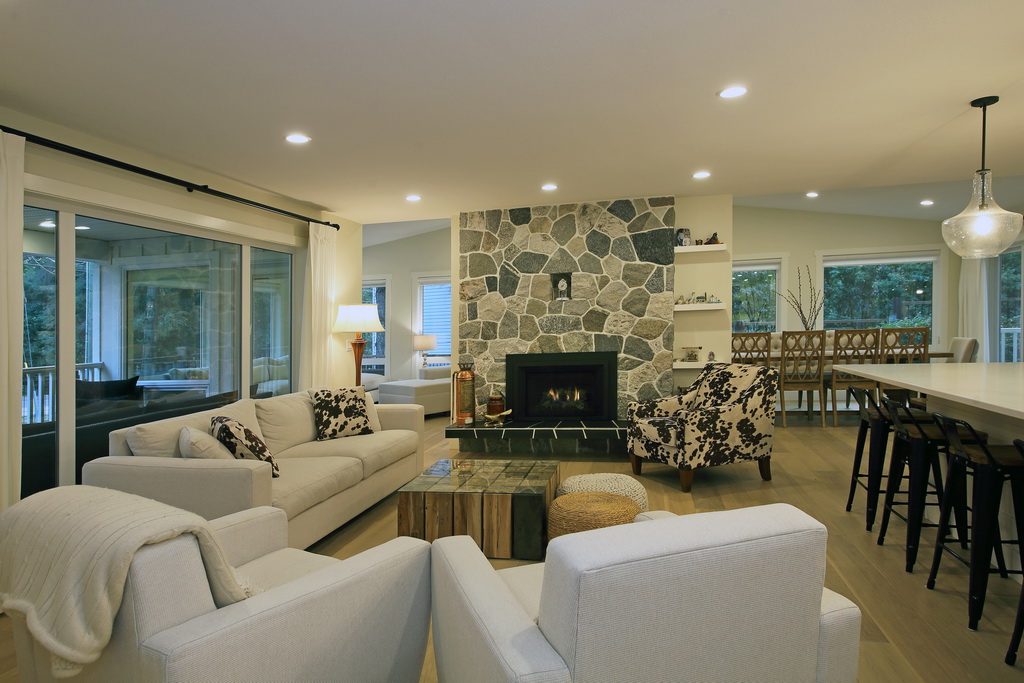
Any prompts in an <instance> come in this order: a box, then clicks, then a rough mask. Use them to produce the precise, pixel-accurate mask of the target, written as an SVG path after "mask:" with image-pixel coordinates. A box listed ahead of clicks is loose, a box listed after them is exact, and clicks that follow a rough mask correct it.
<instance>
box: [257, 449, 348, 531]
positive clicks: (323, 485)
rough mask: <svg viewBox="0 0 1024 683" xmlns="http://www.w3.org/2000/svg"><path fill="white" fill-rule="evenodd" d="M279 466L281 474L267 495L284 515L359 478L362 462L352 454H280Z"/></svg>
mask: <svg viewBox="0 0 1024 683" xmlns="http://www.w3.org/2000/svg"><path fill="white" fill-rule="evenodd" d="M314 443H315V442H314ZM280 467H281V476H280V477H278V478H277V479H274V481H273V483H272V484H271V498H272V501H273V505H274V507H276V508H280V509H282V510H284V512H285V514H286V515H288V519H292V518H293V517H295V516H297V515H299V514H300V513H302V512H305V511H306V510H308V509H309V508H311V507H313V506H314V505H316V504H317V503H322V502H323V501H325V500H327V499H328V498H330V497H331V496H333V495H334V494H336V493H338V492H339V491H344V490H345V489H347V488H349V487H351V486H354V485H356V484H358V483H359V482H360V481H362V479H363V468H362V465H360V463H359V461H358V460H355V459H353V458H338V457H325V458H283V459H282V460H281V462H280Z"/></svg>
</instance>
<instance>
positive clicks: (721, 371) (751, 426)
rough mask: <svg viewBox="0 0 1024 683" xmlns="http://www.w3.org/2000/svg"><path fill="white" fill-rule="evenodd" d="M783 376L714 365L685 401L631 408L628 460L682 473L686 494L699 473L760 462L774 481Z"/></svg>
mask: <svg viewBox="0 0 1024 683" xmlns="http://www.w3.org/2000/svg"><path fill="white" fill-rule="evenodd" d="M778 388H779V373H778V371H777V370H775V369H774V368H768V367H764V366H760V365H738V364H729V363H710V364H708V365H706V366H705V367H704V370H702V371H701V373H700V374H699V375H697V379H696V380H694V382H693V384H691V385H690V386H689V388H687V389H686V390H685V391H684V392H683V393H682V394H681V395H677V396H670V397H668V398H662V399H655V400H653V401H642V402H632V403H630V404H629V407H628V409H627V412H626V421H627V440H626V446H627V449H628V450H629V460H630V462H631V463H632V465H633V473H634V474H640V468H641V466H642V464H643V460H654V461H657V462H663V463H666V464H668V465H672V466H674V467H678V468H679V482H680V484H681V486H682V489H683V491H685V492H689V491H690V488H691V487H692V485H693V471H694V470H695V469H697V468H698V467H715V466H717V465H727V464H729V463H731V462H736V461H738V460H756V461H757V463H758V466H759V468H760V471H761V478H762V479H764V480H765V481H770V480H771V478H772V474H771V452H772V437H773V435H774V432H775V400H776V393H777V392H778Z"/></svg>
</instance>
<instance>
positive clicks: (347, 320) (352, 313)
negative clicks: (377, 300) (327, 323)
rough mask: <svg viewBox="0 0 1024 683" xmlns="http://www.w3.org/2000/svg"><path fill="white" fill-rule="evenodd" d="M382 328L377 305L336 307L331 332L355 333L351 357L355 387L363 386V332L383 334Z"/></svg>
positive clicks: (364, 342)
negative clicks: (354, 366) (354, 368)
mask: <svg viewBox="0 0 1024 683" xmlns="http://www.w3.org/2000/svg"><path fill="white" fill-rule="evenodd" d="M383 331H384V326H383V325H381V324H380V318H379V317H378V316H377V304H348V305H345V306H338V319H337V320H336V321H335V322H334V327H333V328H332V329H331V332H349V333H351V332H355V333H356V338H355V339H353V340H352V341H351V342H349V343H350V344H352V355H353V356H355V358H356V386H357V387H358V386H362V384H363V349H364V348H365V347H366V340H365V339H363V332H383Z"/></svg>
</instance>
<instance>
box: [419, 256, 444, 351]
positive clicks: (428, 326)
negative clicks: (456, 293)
mask: <svg viewBox="0 0 1024 683" xmlns="http://www.w3.org/2000/svg"><path fill="white" fill-rule="evenodd" d="M417 293H418V298H419V307H418V311H417V315H418V317H419V322H418V325H417V326H416V327H417V328H418V329H419V330H420V334H432V335H435V336H436V337H437V348H435V349H434V350H433V351H427V352H425V355H426V356H427V364H428V365H429V364H430V357H431V356H445V357H446V358H447V357H450V356H451V355H452V285H451V278H450V277H447V276H445V277H419V278H417ZM437 364H439V365H447V364H448V363H447V362H445V363H437Z"/></svg>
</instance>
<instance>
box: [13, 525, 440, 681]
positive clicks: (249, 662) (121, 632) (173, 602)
mask: <svg viewBox="0 0 1024 683" xmlns="http://www.w3.org/2000/svg"><path fill="white" fill-rule="evenodd" d="M210 524H211V525H212V526H213V527H214V529H215V531H216V532H217V536H218V538H219V540H220V543H221V546H222V547H223V548H224V550H225V551H226V553H227V556H228V559H229V561H230V562H231V564H232V565H234V566H235V567H236V570H237V572H238V574H239V576H240V577H245V578H246V579H248V580H250V581H251V582H252V583H253V584H255V585H256V586H259V587H260V588H262V589H264V592H262V593H259V594H258V595H254V596H253V597H250V598H248V599H245V600H242V601H240V602H236V603H234V604H230V605H227V606H226V607H222V608H219V609H218V608H217V607H216V606H215V605H214V603H213V599H212V598H211V594H210V589H209V586H208V583H207V578H206V573H205V570H204V568H203V560H202V557H201V556H200V551H199V545H198V543H197V541H196V538H195V536H193V535H190V534H185V535H181V536H177V537H175V538H173V539H171V540H168V541H164V542H162V543H156V544H153V545H146V546H143V547H142V548H141V549H140V550H139V551H138V552H136V554H135V557H134V560H133V561H132V563H131V567H130V569H129V571H128V580H127V582H126V585H125V590H124V596H123V599H122V602H121V607H120V609H119V611H118V612H117V615H116V617H115V618H114V629H113V633H112V635H111V639H110V642H109V643H108V645H107V646H106V647H105V648H104V650H103V653H102V655H101V656H100V658H99V659H98V660H97V661H95V662H93V663H92V664H87V665H86V666H85V668H84V669H83V670H82V672H81V674H79V675H78V676H76V677H74V678H72V679H68V680H72V681H79V682H81V683H90V682H103V683H113V682H117V681H125V682H131V683H140V682H147V681H204V682H208V683H213V682H216V681H246V682H252V681H276V682H278V683H280V682H282V681H328V680H352V681H382V682H385V681H388V682H390V681H418V680H419V676H420V670H421V668H422V666H423V658H424V655H425V652H426V644H427V630H428V625H429V618H430V561H429V558H430V546H429V545H428V544H427V543H425V542H424V541H421V540H417V539H413V538H398V539H395V540H392V541H389V542H388V543H384V544H383V545H380V546H378V547H376V548H372V549H370V550H367V551H365V552H362V553H360V554H358V555H356V556H354V557H352V558H349V559H347V560H338V559H335V558H332V557H326V556H322V555H315V554H313V553H308V552H305V551H302V550H296V549H293V548H288V521H287V519H286V517H285V513H284V512H283V511H282V510H279V509H275V508H270V507H259V508H252V509H250V510H245V511H243V512H238V513H235V514H232V515H229V516H227V517H222V518H220V519H216V520H213V521H212V522H211V523H210ZM11 617H12V619H13V626H14V639H15V651H16V653H17V658H18V673H19V676H20V678H21V680H22V681H25V682H28V681H54V680H57V679H54V678H53V676H52V673H51V666H50V655H49V652H48V651H47V650H45V649H44V648H43V647H42V646H40V645H39V644H38V643H37V642H36V641H35V640H34V638H33V637H32V636H31V634H30V633H29V631H28V629H27V628H26V625H25V621H24V618H23V617H22V616H19V615H18V613H16V612H12V613H11Z"/></svg>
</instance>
